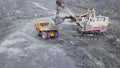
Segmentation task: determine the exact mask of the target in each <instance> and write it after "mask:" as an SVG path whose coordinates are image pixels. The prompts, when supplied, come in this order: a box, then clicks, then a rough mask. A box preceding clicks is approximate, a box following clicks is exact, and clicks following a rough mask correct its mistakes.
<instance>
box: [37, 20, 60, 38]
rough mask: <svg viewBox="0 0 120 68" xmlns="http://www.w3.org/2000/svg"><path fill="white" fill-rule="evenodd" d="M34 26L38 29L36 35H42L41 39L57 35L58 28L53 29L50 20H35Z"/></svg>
mask: <svg viewBox="0 0 120 68" xmlns="http://www.w3.org/2000/svg"><path fill="white" fill-rule="evenodd" d="M35 27H36V29H37V30H38V31H39V33H38V35H39V36H42V38H43V39H49V38H53V37H54V38H57V37H58V30H57V29H55V26H54V22H53V21H52V20H37V21H36V23H35Z"/></svg>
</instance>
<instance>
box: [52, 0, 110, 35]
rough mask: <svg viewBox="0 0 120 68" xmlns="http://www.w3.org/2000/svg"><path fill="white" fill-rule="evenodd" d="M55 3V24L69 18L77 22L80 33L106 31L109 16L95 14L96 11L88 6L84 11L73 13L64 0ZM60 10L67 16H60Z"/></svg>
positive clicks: (93, 33)
mask: <svg viewBox="0 0 120 68" xmlns="http://www.w3.org/2000/svg"><path fill="white" fill-rule="evenodd" d="M56 4H57V8H56V10H57V12H56V18H55V19H54V21H55V23H56V24H61V23H63V22H64V20H65V19H70V20H71V21H72V22H75V23H76V24H77V31H78V32H79V33H80V34H81V35H86V34H87V35H89V34H90V35H91V34H92V35H93V36H96V35H104V34H105V32H106V31H107V29H108V24H109V17H106V16H102V15H99V16H96V11H95V10H94V9H93V8H88V9H87V10H86V11H85V12H84V13H82V14H80V15H79V14H77V15H75V14H74V13H73V12H72V11H71V10H70V9H69V8H68V5H67V4H66V3H65V2H64V1H62V0H57V1H56ZM60 10H64V11H65V12H66V13H67V14H68V16H64V17H60Z"/></svg>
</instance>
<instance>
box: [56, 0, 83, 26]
mask: <svg viewBox="0 0 120 68" xmlns="http://www.w3.org/2000/svg"><path fill="white" fill-rule="evenodd" d="M56 4H57V12H56V18H59V13H60V11H59V10H60V9H59V8H60V7H61V8H62V9H63V10H64V11H65V12H66V13H67V14H68V15H69V17H64V18H62V19H71V20H74V21H75V23H76V24H77V26H79V28H83V25H82V24H81V23H80V20H79V18H78V17H77V16H76V15H74V14H73V13H72V11H71V10H70V9H69V8H68V6H67V4H66V3H65V2H63V1H62V0H57V1H56Z"/></svg>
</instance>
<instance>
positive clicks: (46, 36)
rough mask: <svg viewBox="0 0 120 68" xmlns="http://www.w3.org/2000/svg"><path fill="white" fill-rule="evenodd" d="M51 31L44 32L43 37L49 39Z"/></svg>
mask: <svg viewBox="0 0 120 68" xmlns="http://www.w3.org/2000/svg"><path fill="white" fill-rule="evenodd" d="M49 37H50V36H49V33H48V32H42V38H43V39H45V40H47V39H49Z"/></svg>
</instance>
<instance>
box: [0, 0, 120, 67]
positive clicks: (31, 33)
mask: <svg viewBox="0 0 120 68" xmlns="http://www.w3.org/2000/svg"><path fill="white" fill-rule="evenodd" d="M69 2H72V1H69V0H68V3H69ZM25 3H27V4H26V5H23V6H24V7H22V8H21V9H19V11H21V10H22V11H23V12H22V14H23V15H21V14H20V15H18V16H17V18H15V19H14V20H12V21H11V22H9V23H10V24H11V25H10V26H8V25H7V27H8V28H2V27H1V29H0V31H1V32H0V68H120V65H119V64H120V37H119V36H120V23H119V21H118V20H110V27H109V30H108V32H107V35H106V36H104V37H100V38H99V39H92V40H90V39H86V38H81V37H80V36H78V34H77V32H76V31H75V28H76V25H75V24H72V23H71V24H70V23H68V22H65V23H63V24H61V25H59V27H62V28H64V30H60V31H59V35H60V36H59V38H57V39H50V40H43V39H42V38H41V37H39V36H37V33H38V32H37V31H36V30H35V27H34V24H35V20H37V19H51V18H52V17H54V13H55V6H54V5H55V2H53V1H52V0H50V1H49V2H46V1H44V0H39V1H38V0H34V1H32V0H30V1H27V0H26V1H25ZM51 3H52V5H51ZM46 4H48V5H51V6H47V5H46ZM29 6H30V8H28V7H29ZM25 8H28V9H27V10H25ZM34 9H35V12H33V11H32V10H34ZM17 10H18V9H17ZM27 11H29V12H27ZM25 12H27V13H28V14H26V13H25ZM36 13H37V15H36ZM18 14H19V12H18ZM25 14H26V16H24V15H25ZM29 14H30V15H29ZM63 15H64V13H63ZM37 17H40V18H37ZM33 18H34V19H33Z"/></svg>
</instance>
